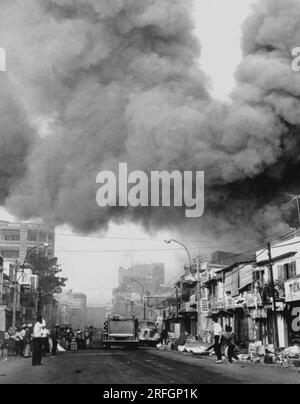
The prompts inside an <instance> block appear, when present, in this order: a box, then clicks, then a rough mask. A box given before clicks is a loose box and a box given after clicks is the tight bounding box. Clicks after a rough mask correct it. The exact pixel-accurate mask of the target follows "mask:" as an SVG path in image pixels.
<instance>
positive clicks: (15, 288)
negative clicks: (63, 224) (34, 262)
mask: <svg viewBox="0 0 300 404" xmlns="http://www.w3.org/2000/svg"><path fill="white" fill-rule="evenodd" d="M41 246H43V247H45V248H47V247H49V244H48V243H40V244H37V245H36V246H34V247H32V248H29V249H28V250H27V252H26V255H25V258H24V261H23V264H22V265H21V268H22V271H21V275H20V276H19V278H18V267H17V268H16V269H15V274H14V281H13V285H14V288H13V313H12V328H13V331H14V332H15V330H16V317H17V285H18V283H19V280H20V279H21V277H22V276H23V275H24V271H25V264H26V260H27V258H28V256H29V254H30V253H31V252H32V251H33V250H35V249H37V248H39V247H41Z"/></svg>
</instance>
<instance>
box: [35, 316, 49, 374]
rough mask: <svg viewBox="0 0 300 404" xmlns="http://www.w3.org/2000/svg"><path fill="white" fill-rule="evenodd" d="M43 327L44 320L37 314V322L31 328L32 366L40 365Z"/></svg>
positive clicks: (44, 326) (44, 324) (44, 325)
mask: <svg viewBox="0 0 300 404" xmlns="http://www.w3.org/2000/svg"><path fill="white" fill-rule="evenodd" d="M45 328H46V323H45V320H43V318H42V316H38V318H37V322H36V324H35V326H34V329H33V346H32V366H41V365H42V355H43V351H42V349H43V337H44V330H45Z"/></svg>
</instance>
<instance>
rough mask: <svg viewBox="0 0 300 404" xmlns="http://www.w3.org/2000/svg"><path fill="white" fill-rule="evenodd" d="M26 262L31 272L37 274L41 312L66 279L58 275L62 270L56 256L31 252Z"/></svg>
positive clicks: (58, 291)
mask: <svg viewBox="0 0 300 404" xmlns="http://www.w3.org/2000/svg"><path fill="white" fill-rule="evenodd" d="M28 263H29V264H30V265H31V267H32V272H33V274H34V275H37V276H38V290H37V294H38V311H39V312H42V311H43V308H44V307H45V306H46V305H47V304H51V303H53V301H54V295H55V294H59V293H61V292H62V288H63V287H64V286H65V284H66V281H67V280H68V279H67V278H63V277H60V276H59V274H60V273H61V272H62V270H61V268H60V265H59V264H58V259H57V258H48V257H46V256H44V255H42V254H31V255H30V256H29V257H28Z"/></svg>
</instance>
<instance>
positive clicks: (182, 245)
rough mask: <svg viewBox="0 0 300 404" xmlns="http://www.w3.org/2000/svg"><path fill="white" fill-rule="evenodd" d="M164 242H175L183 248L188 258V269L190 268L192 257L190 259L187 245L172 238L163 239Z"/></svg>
mask: <svg viewBox="0 0 300 404" xmlns="http://www.w3.org/2000/svg"><path fill="white" fill-rule="evenodd" d="M165 243H166V244H171V243H176V244H179V245H180V246H181V247H183V248H184V249H185V251H186V253H187V256H188V259H189V264H190V267H189V269H190V270H191V269H192V259H191V254H190V252H189V250H188V249H187V247H186V246H185V245H184V244H182V243H181V242H180V241H177V240H174V239H171V240H165Z"/></svg>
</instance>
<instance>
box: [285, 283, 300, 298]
mask: <svg viewBox="0 0 300 404" xmlns="http://www.w3.org/2000/svg"><path fill="white" fill-rule="evenodd" d="M284 287H285V301H286V302H287V303H290V302H297V301H300V278H297V279H292V280H289V281H287V282H285V285H284Z"/></svg>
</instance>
